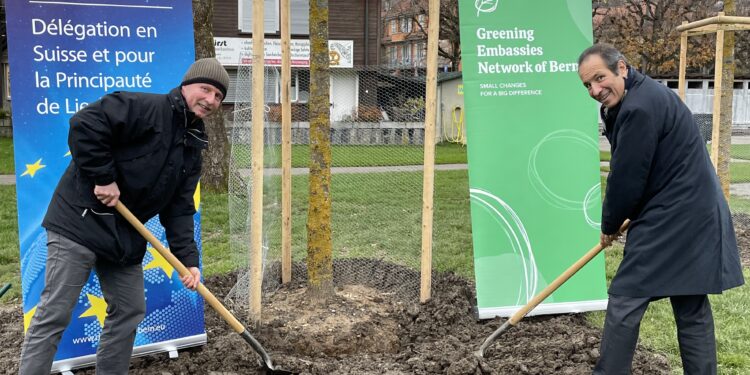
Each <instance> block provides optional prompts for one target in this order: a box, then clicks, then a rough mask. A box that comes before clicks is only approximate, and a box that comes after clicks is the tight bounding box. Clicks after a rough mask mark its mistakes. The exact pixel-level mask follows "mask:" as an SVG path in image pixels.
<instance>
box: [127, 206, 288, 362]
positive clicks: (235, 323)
mask: <svg viewBox="0 0 750 375" xmlns="http://www.w3.org/2000/svg"><path fill="white" fill-rule="evenodd" d="M115 208H116V209H117V212H119V213H120V215H122V216H123V217H124V218H125V220H127V221H128V222H129V223H130V224H131V225H132V226H133V227H134V228H135V229H136V230H137V231H138V233H140V234H141V236H143V238H145V239H146V241H148V242H150V243H151V245H152V246H153V247H154V248H155V249H156V251H158V252H159V254H161V256H162V257H164V259H166V260H167V262H169V264H170V265H171V266H172V267H174V268H175V269H176V270H177V272H178V273H179V274H180V276H183V275H189V274H190V271H188V269H187V268H186V267H185V266H184V265H183V264H182V263H181V262H180V261H179V260H178V259H177V257H175V256H174V255H173V254H172V253H171V252H170V251H169V250H167V248H166V247H164V245H162V244H161V242H159V240H157V239H156V237H154V235H153V234H151V232H149V231H148V229H146V227H145V226H144V225H143V224H142V223H141V222H140V221H139V220H138V219H137V218H136V217H135V216H134V215H133V214H132V213H131V212H130V210H128V208H127V207H125V205H123V204H122V203H121V202H117V204H116V205H115ZM196 290H197V291H198V294H200V295H201V296H202V297H203V299H204V300H206V302H208V304H209V305H211V307H213V309H214V310H216V312H217V313H219V315H220V316H221V317H222V318H223V319H224V320H225V321H226V322H227V323H228V324H229V325H230V326H231V327H232V329H233V330H234V331H235V332H237V333H238V334H239V335H240V336H242V338H243V339H244V340H245V341H247V343H248V344H250V346H251V347H252V348H253V350H254V351H255V352H256V353H258V354H259V355H260V357H261V358H262V359H263V369H264V370H265V371H266V372H269V373H271V374H293V373H292V372H289V371H284V370H277V369H275V368H274V367H273V362H272V361H271V357H270V356H269V355H268V353H267V352H266V350H265V349H263V347H262V346H261V345H260V343H259V342H258V340H256V339H255V337H253V336H252V335H250V332H248V331H247V329H245V326H243V325H242V323H240V321H239V320H237V318H235V317H234V315H232V313H231V312H229V310H227V308H226V307H224V305H223V304H222V303H221V302H219V300H218V299H217V298H216V297H214V295H213V293H211V291H209V290H208V288H206V287H205V286H204V285H203V283H200V282H199V283H198V287H197V288H196Z"/></svg>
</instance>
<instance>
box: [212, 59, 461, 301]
mask: <svg viewBox="0 0 750 375" xmlns="http://www.w3.org/2000/svg"><path fill="white" fill-rule="evenodd" d="M330 74H331V77H330V81H329V82H330V106H329V109H330V112H329V113H330V141H331V153H332V159H331V160H332V162H331V174H332V178H331V190H330V195H331V200H332V213H331V215H332V239H333V259H334V283H335V284H337V285H341V284H349V283H354V284H366V285H368V286H371V287H375V288H378V289H381V290H384V291H388V292H391V293H394V294H400V295H403V296H406V297H407V298H414V299H415V300H416V299H417V298H418V296H419V263H420V251H421V235H422V234H421V233H422V231H421V222H422V187H423V186H422V185H423V177H424V176H423V161H424V135H425V131H424V116H425V82H426V80H425V77H424V72H423V71H419V70H417V71H408V72H403V71H402V72H398V71H389V70H387V69H372V68H370V69H363V68H354V69H331V71H330ZM251 76H252V69H251V66H249V65H248V66H239V67H238V79H237V87H236V90H237V95H236V96H237V98H236V102H235V109H234V121H233V126H232V127H231V132H230V135H231V137H230V140H231V144H232V146H231V149H232V152H231V163H230V174H231V178H230V192H229V201H230V203H229V211H230V212H229V214H230V233H231V243H230V247H231V251H232V253H233V254H235V255H236V256H237V260H238V261H237V264H238V265H239V266H246V261H244V263H242V262H243V261H240V260H244V259H247V258H248V256H247V254H248V252H249V228H250V217H249V206H250V199H249V197H250V191H251V189H252V188H253V182H252V181H251V177H250V173H249V168H250V163H251V157H250V155H251V151H252V150H251V147H250V137H251V133H252V131H251V121H252V118H251V111H250V108H251V104H252V103H251V100H250V98H251V93H252V87H251V83H250V82H251ZM291 82H292V83H291V101H292V104H291V107H292V116H291V122H292V124H291V127H292V219H291V220H292V261H293V264H294V266H293V271H294V272H293V274H294V275H293V277H295V278H299V277H302V278H304V277H306V275H305V272H304V270H305V258H306V225H305V224H306V215H307V210H308V191H309V185H308V177H309V176H308V164H309V161H310V151H309V142H310V137H309V134H310V119H309V117H308V112H309V111H308V103H307V102H308V100H309V92H310V71H309V68H293V69H292V76H291ZM280 83H281V78H280V68H278V67H266V68H265V85H264V86H265V87H264V89H265V94H264V100H265V103H264V104H265V119H264V133H265V134H264V155H265V156H264V183H263V188H264V205H263V207H264V208H263V224H264V225H263V226H264V245H263V248H264V252H265V256H264V277H263V280H264V281H263V291H264V293H266V292H269V291H273V290H275V289H276V288H278V287H279V285H280V280H281V276H280V275H281V266H280V259H281V254H280V249H281V209H280V207H281V120H282V119H281V103H280V102H281V85H280ZM458 116H459V117H460V118H461V119H462V116H463V113H458ZM445 134H448V135H450V137H449V138H446V136H445ZM437 135H438V139H436V141H437V142H441V141H444V140H446V141H452V142H454V143H453V144H440V145H439V146H438V158H442V159H440V160H439V161H438V163H446V164H447V165H443V166H442V167H441V166H438V171H437V172H436V188H435V205H434V207H435V213H434V217H435V218H436V220H435V229H434V233H435V235H434V239H435V242H434V246H433V247H434V249H435V252H436V255H435V256H440V255H438V254H437V253H442V254H445V255H444V257H445V258H446V259H451V258H455V259H456V261H455V262H458V263H460V262H463V263H467V264H465V265H463V264H462V265H457V266H456V267H458V268H463V270H464V271H465V272H466V273H470V272H471V271H470V269H471V250H470V249H471V247H470V229H469V215H468V210H469V206H468V182H467V173H466V167H465V165H466V164H465V163H466V154H465V146H464V145H463V143H462V141H463V138H462V135H461V134H460V133H458V130H451V131H449V132H447V133H446V132H444V131H438V132H437ZM446 143H449V142H446ZM441 150H442V151H441ZM444 169H449V170H444ZM439 184H444V186H443V187H441V186H440V185H439ZM444 228H447V230H443V229H444ZM458 248H460V249H458ZM459 252H460V253H461V255H458V253H459ZM459 257H463V258H461V260H460V261H459V260H457V259H458V258H459ZM446 264H450V260H449V261H448V262H447V263H446ZM446 267H447V268H449V269H452V268H451V266H446ZM384 269H385V270H392V271H393V272H384V273H383V272H382V270H384ZM374 270H378V271H377V272H380V273H382V274H379V275H375V274H373V272H374ZM295 281H299V280H295ZM250 287H251V285H250V282H249V279H248V277H247V274H244V275H243V276H241V277H240V280H238V283H237V285H236V286H235V288H233V290H232V291H231V292H230V294H229V296H228V297H227V299H228V300H229V301H234V302H240V301H247V300H248V298H249V293H250V290H251V289H250Z"/></svg>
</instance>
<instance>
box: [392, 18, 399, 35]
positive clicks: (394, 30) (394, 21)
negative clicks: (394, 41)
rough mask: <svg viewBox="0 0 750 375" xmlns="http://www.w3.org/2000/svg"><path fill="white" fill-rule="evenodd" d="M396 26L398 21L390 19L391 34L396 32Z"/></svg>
mask: <svg viewBox="0 0 750 375" xmlns="http://www.w3.org/2000/svg"><path fill="white" fill-rule="evenodd" d="M397 26H398V23H397V22H396V20H391V35H393V34H396V33H397V32H398V30H397V29H396V27H397Z"/></svg>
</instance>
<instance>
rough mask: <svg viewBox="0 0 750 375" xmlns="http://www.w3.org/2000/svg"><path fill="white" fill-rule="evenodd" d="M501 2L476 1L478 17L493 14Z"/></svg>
mask: <svg viewBox="0 0 750 375" xmlns="http://www.w3.org/2000/svg"><path fill="white" fill-rule="evenodd" d="M499 3H500V0H475V1H474V7H475V8H477V17H479V13H492V12H494V11H495V10H496V9H497V5H498V4H499Z"/></svg>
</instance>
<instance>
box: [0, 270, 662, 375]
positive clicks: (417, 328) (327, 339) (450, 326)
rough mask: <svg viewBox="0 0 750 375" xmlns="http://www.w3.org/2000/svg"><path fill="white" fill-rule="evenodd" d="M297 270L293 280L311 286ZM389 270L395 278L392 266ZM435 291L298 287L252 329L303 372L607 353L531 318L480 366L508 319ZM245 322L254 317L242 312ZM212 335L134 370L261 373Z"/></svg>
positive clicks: (646, 358) (559, 326)
mask: <svg viewBox="0 0 750 375" xmlns="http://www.w3.org/2000/svg"><path fill="white" fill-rule="evenodd" d="M372 263H373V264H374V265H375V266H378V265H379V264H382V263H379V262H372ZM296 268H297V269H295V272H294V273H295V274H296V275H295V280H304V278H303V277H301V276H303V275H304V273H302V272H299V271H300V270H299V268H300V267H296ZM387 272H394V267H393V265H390V266H389V267H388V271H387ZM403 272H404V275H410V276H408V277H413V276H411V275H414V274H415V273H414V272H413V271H411V270H407V269H403ZM372 274H373V275H378V274H379V273H378V272H373V273H372ZM380 275H383V274H382V273H380ZM297 276H300V277H297ZM235 280H236V275H225V276H220V277H212V278H209V279H208V280H207V281H206V285H207V286H208V287H209V288H210V289H211V290H212V292H213V293H214V294H215V295H217V296H224V295H226V293H227V292H228V291H229V289H230V288H231V286H232V285H234V283H235ZM432 286H433V288H432V290H433V296H432V297H433V298H432V299H431V300H430V301H429V302H427V303H426V304H419V303H418V302H417V301H416V299H414V298H399V297H397V296H396V295H395V294H393V293H390V292H388V291H383V290H378V289H377V288H375V287H373V286H368V285H367V283H364V284H358V285H342V286H337V287H336V294H335V296H334V297H332V298H331V299H330V300H329V301H327V302H326V303H311V302H309V297H308V295H307V293H306V287H305V285H304V283H303V282H302V281H300V282H297V283H296V284H293V285H291V286H284V287H281V288H279V289H278V290H276V291H275V292H273V293H269V294H268V295H267V296H266V297H264V298H266V300H264V302H263V313H262V314H263V317H262V322H263V324H262V328H261V329H259V330H251V332H252V334H253V336H255V337H256V338H257V339H258V340H259V341H260V342H261V343H262V344H263V345H264V347H265V348H266V350H268V351H269V353H270V354H271V357H272V358H273V360H274V362H275V364H276V366H277V368H281V369H284V370H289V371H294V372H298V373H304V374H514V375H516V374H587V373H591V369H592V367H593V365H594V364H595V363H596V360H597V358H598V357H599V342H600V338H601V331H600V329H598V328H593V327H591V326H589V325H588V324H587V323H586V321H585V319H584V316H583V315H555V316H543V317H530V318H527V319H525V320H523V321H522V322H521V323H520V324H518V325H517V326H516V327H514V328H512V329H510V330H508V331H506V332H505V333H504V334H503V335H501V336H500V337H499V338H498V340H497V341H496V342H495V344H494V345H493V346H491V347H490V348H489V349H488V350H487V352H486V355H485V359H482V360H479V359H477V358H476V357H475V356H474V355H473V352H474V351H475V350H477V349H478V348H479V345H480V344H481V343H482V342H483V341H484V339H485V338H486V337H487V336H489V335H490V334H491V333H492V332H493V331H494V330H495V329H497V328H498V327H499V326H500V324H501V322H502V320H501V319H495V320H490V321H477V320H475V318H474V316H475V315H474V312H473V301H474V286H473V284H472V283H471V282H469V281H467V280H465V279H463V278H460V277H458V276H455V275H451V274H442V275H436V276H435V277H434V278H433V284H432ZM237 316H238V318H240V320H242V321H247V317H246V316H244V314H243V313H238V314H237ZM21 319H22V318H21V311H20V307H14V308H7V307H6V308H2V309H0V326H1V327H2V330H1V331H2V343H3V345H2V346H0V372H3V371H5V372H7V373H16V372H17V368H18V356H19V354H20V347H21V342H22V329H21V326H22V324H21ZM206 331H207V334H208V344H207V345H205V346H203V347H198V348H193V349H187V350H182V351H180V355H179V358H177V359H169V358H168V357H167V355H166V354H159V355H152V356H147V357H140V358H135V359H133V360H132V361H131V364H132V367H131V373H133V374H209V373H212V372H220V373H222V374H257V373H262V371H261V366H260V359H259V357H258V355H256V354H255V353H254V352H253V351H252V349H251V348H250V346H249V345H247V344H246V343H245V342H244V341H243V340H242V338H241V337H240V336H239V335H237V334H236V333H234V332H233V331H232V330H231V329H230V328H229V326H228V325H227V324H225V323H224V321H223V320H222V319H221V318H220V317H219V316H218V315H217V314H216V313H215V312H214V311H213V310H211V309H210V308H207V310H206ZM633 366H634V367H633V374H649V375H653V374H669V373H670V372H669V366H668V363H667V360H666V359H665V358H664V357H663V356H661V355H657V354H654V353H650V352H648V351H645V350H643V349H642V348H639V349H638V351H637V353H636V357H635V359H634V361H633ZM77 373H82V374H93V370H92V369H86V370H82V371H78V372H77Z"/></svg>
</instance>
